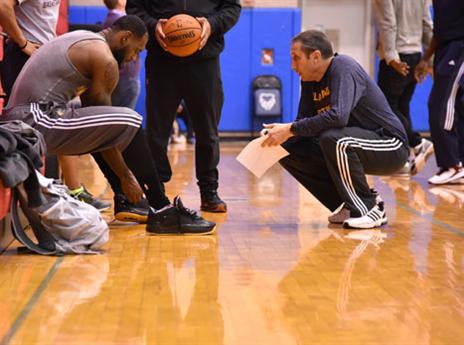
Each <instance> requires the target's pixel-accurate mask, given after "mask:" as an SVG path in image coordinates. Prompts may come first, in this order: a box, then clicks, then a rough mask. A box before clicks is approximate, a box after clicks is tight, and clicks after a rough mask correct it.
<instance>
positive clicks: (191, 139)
mask: <svg viewBox="0 0 464 345" xmlns="http://www.w3.org/2000/svg"><path fill="white" fill-rule="evenodd" d="M179 119H182V121H184V124H185V129H186V131H187V143H188V144H195V136H194V134H193V126H192V121H190V115H189V111H188V109H187V106H186V105H185V102H184V100H182V101H181V102H180V104H179V106H178V107H177V110H176V117H175V119H174V123H173V125H172V135H171V143H172V144H180V143H183V142H185V137H184V136H183V135H182V134H181V133H180V125H179Z"/></svg>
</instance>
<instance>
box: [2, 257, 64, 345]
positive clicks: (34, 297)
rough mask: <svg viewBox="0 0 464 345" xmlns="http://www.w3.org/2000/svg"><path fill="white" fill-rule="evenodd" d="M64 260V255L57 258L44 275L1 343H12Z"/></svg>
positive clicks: (4, 344) (3, 344)
mask: <svg viewBox="0 0 464 345" xmlns="http://www.w3.org/2000/svg"><path fill="white" fill-rule="evenodd" d="M62 262H63V257H59V258H57V259H56V261H55V262H54V264H53V266H52V267H51V268H50V270H49V271H48V273H47V275H46V276H45V277H44V279H43V280H42V282H41V283H40V285H39V286H38V287H37V288H36V290H35V291H34V293H33V294H32V296H31V298H30V299H29V301H27V303H26V305H25V307H24V308H23V310H21V312H20V313H19V315H18V317H17V318H16V320H15V321H14V322H13V324H12V325H11V327H10V329H9V330H8V332H7V333H6V334H5V335H4V336H3V338H2V340H1V341H0V344H1V345H7V344H9V343H10V341H11V339H12V338H13V337H14V336H15V334H16V332H17V331H18V329H19V328H20V327H21V325H22V324H23V322H24V320H26V318H27V317H28V316H29V313H30V312H31V311H32V308H34V306H35V304H36V303H37V301H38V300H39V298H40V296H41V295H42V293H43V292H44V291H45V289H46V288H47V286H48V284H49V283H50V281H51V280H52V278H53V276H54V275H55V273H56V271H57V270H58V267H59V266H60V264H61V263H62Z"/></svg>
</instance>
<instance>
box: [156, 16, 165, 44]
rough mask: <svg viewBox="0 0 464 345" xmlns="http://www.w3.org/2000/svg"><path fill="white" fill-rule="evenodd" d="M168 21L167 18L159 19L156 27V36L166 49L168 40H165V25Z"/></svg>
mask: <svg viewBox="0 0 464 345" xmlns="http://www.w3.org/2000/svg"><path fill="white" fill-rule="evenodd" d="M167 21H168V20H167V19H158V23H156V27H155V38H156V40H157V41H158V43H159V45H160V46H161V48H163V49H164V50H166V48H167V46H166V42H165V41H164V40H165V38H166V36H165V34H164V31H163V27H164V25H165V24H166V22H167Z"/></svg>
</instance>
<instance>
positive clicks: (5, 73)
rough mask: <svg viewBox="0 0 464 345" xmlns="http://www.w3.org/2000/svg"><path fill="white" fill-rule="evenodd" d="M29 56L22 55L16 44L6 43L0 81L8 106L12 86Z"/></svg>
mask: <svg viewBox="0 0 464 345" xmlns="http://www.w3.org/2000/svg"><path fill="white" fill-rule="evenodd" d="M28 59H29V56H28V55H27V54H24V53H23V52H22V51H21V49H19V47H18V46H17V45H16V43H13V42H8V43H7V44H6V49H5V52H4V55H3V61H2V68H1V71H0V72H1V79H2V87H3V91H4V92H5V94H6V97H5V104H8V99H9V97H10V94H11V90H12V89H13V84H14V82H15V81H16V78H18V75H19V73H20V72H21V69H22V68H23V66H24V65H25V64H26V62H27V60H28Z"/></svg>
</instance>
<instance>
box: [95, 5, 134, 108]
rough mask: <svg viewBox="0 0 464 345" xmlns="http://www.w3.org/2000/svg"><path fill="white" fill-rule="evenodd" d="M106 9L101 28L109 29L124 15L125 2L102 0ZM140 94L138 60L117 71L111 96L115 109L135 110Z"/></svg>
mask: <svg viewBox="0 0 464 345" xmlns="http://www.w3.org/2000/svg"><path fill="white" fill-rule="evenodd" d="M103 2H104V3H105V6H106V7H107V8H108V14H107V15H106V18H105V21H104V22H103V28H104V29H106V28H109V27H110V26H111V25H113V23H114V22H115V21H116V20H117V19H119V18H121V17H122V16H125V15H126V0H103ZM139 94H140V58H139V57H137V59H136V60H135V61H130V62H128V63H126V64H124V65H123V66H122V67H121V69H120V70H119V82H118V85H117V86H116V89H115V90H114V91H113V95H112V96H111V103H112V105H113V106H115V107H127V108H131V109H135V105H136V104H137V99H138V98H139Z"/></svg>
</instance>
